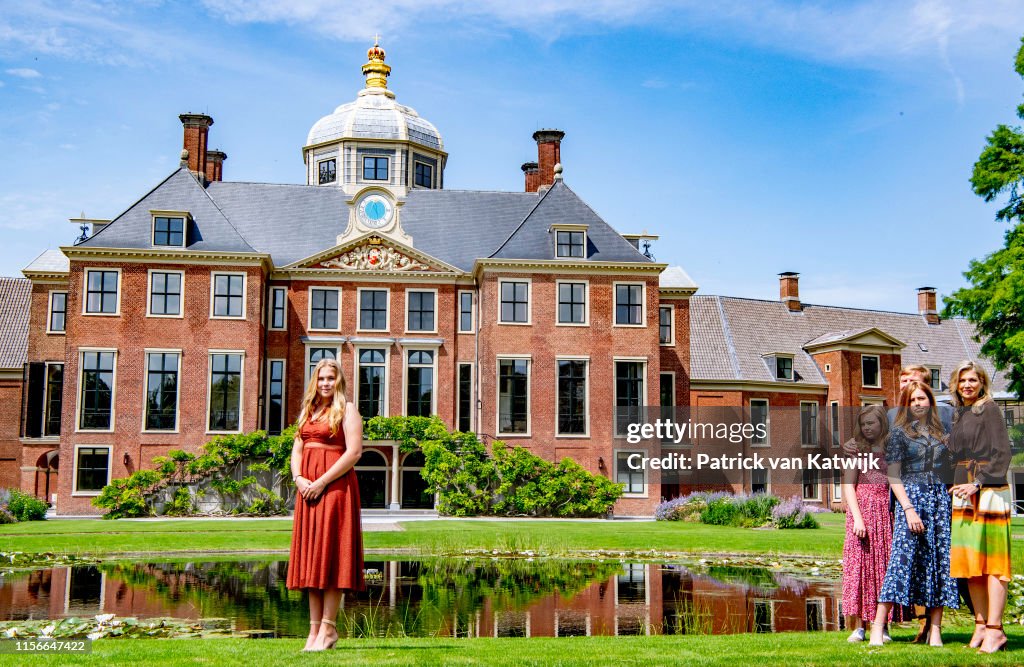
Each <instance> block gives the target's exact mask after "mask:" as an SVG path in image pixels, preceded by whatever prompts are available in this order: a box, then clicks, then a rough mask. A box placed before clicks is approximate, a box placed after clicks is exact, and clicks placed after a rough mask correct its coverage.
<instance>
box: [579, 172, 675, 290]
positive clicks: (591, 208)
mask: <svg viewBox="0 0 1024 667" xmlns="http://www.w3.org/2000/svg"><path fill="white" fill-rule="evenodd" d="M559 183H561V184H562V187H564V188H565V189H566V190H568V191H569V192H571V193H572V195H573V196H574V197H576V200H577V201H578V202H579V203H581V204H583V206H584V208H586V209H587V210H588V211H590V212H591V213H593V214H594V217H595V218H597V219H598V220H600V221H601V222H603V223H604V224H606V225H608V229H610V230H612V231H613V232H615V233H616V234H618V235H619V237H620V238H622V240H623V241H625V242H626V243H629V241H626V239H625V238H624V237H623V236H622V232H620V231H619V230H617V229H615V228H614V227H612V225H611V223H610V222H608V221H607V220H605V219H604V217H602V216H601V215H600V214H599V213H598V212H597V211H595V210H594V207H592V206H591V205H590V204H588V203H587V202H586V200H584V199H583V197H580V196H579V195H578V194H576V191H575V190H573V189H572V188H570V187H569V185H568V184H567V183H566V182H565V181H563V180H561V179H559ZM629 247H631V248H633V244H632V243H629ZM633 251H634V252H636V254H637V255H639V256H640V257H643V258H644V259H643V261H646V262H651V263H654V260H653V259H651V258H650V257H648V256H647V255H645V254H643V253H642V252H640V249H639V248H633ZM679 268H683V267H682V266H680V267H679ZM683 273H686V272H685V271H683ZM686 277H687V278H690V281H691V282H694V281H693V278H691V277H690V275H689V274H687V276H686Z"/></svg>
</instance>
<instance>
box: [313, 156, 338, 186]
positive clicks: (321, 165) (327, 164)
mask: <svg viewBox="0 0 1024 667" xmlns="http://www.w3.org/2000/svg"><path fill="white" fill-rule="evenodd" d="M337 164H338V163H337V162H336V161H335V159H334V158H331V159H330V160H320V162H318V163H317V170H318V171H319V172H320V185H326V184H327V183H333V182H334V181H335V180H337V178H338V169H337Z"/></svg>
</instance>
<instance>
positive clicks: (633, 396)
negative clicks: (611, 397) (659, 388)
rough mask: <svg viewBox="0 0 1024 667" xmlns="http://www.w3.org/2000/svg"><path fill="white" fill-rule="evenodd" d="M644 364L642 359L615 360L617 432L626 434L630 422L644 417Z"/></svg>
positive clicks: (617, 433)
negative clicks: (642, 408) (642, 407)
mask: <svg viewBox="0 0 1024 667" xmlns="http://www.w3.org/2000/svg"><path fill="white" fill-rule="evenodd" d="M643 404H644V364H643V362H642V361H616V362H615V433H616V435H625V434H626V429H627V428H628V426H629V424H633V423H636V422H639V421H641V420H642V419H643V415H642V414H641V411H642V410H641V406H643Z"/></svg>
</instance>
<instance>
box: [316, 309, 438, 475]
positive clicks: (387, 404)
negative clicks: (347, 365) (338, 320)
mask: <svg viewBox="0 0 1024 667" xmlns="http://www.w3.org/2000/svg"><path fill="white" fill-rule="evenodd" d="M389 297H390V295H389ZM389 303H390V301H389ZM318 347H329V346H327V345H320V346H318ZM364 350H380V351H382V352H383V353H384V402H383V405H382V406H381V413H380V416H382V417H390V416H391V399H390V395H391V345H390V344H389V343H379V344H374V343H356V344H354V345H353V346H352V368H353V369H354V373H353V377H352V400H353V401H355V404H356V409H358V408H359V366H360V364H359V355H360V353H361V352H363V351H364ZM306 357H307V359H306V367H307V368H308V367H309V358H308V357H309V355H308V354H307V355H306ZM434 365H435V366H436V365H437V359H436V355H435V359H434ZM434 384H437V378H436V377H435V378H434ZM384 458H385V460H387V457H384Z"/></svg>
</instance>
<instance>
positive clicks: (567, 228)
mask: <svg viewBox="0 0 1024 667" xmlns="http://www.w3.org/2000/svg"><path fill="white" fill-rule="evenodd" d="M587 229H588V226H587V225H551V233H552V234H554V235H555V239H554V240H555V259H568V260H569V261H580V262H582V261H584V260H585V259H586V258H587ZM558 232H582V234H583V256H582V257H573V256H572V255H559V254H558Z"/></svg>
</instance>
